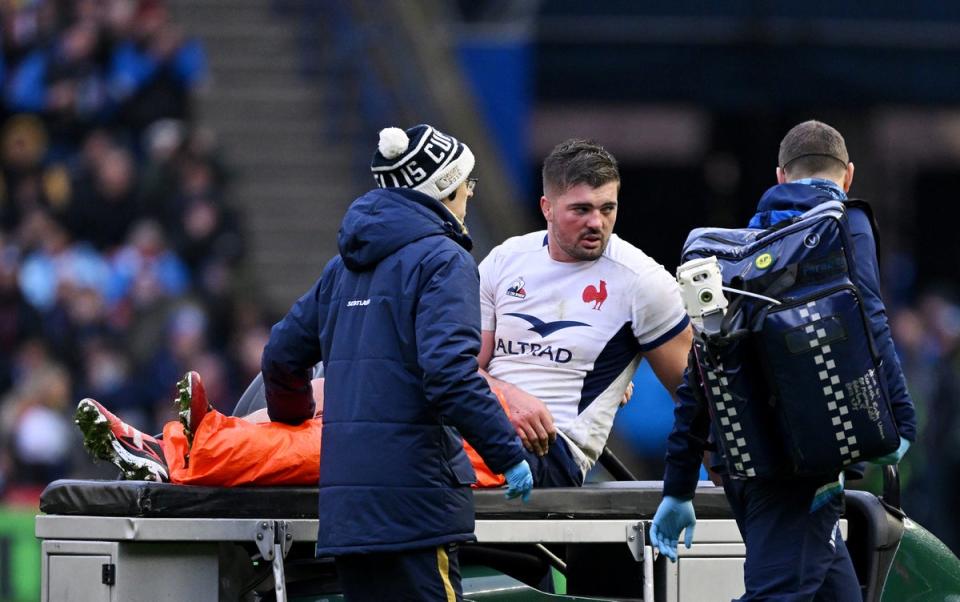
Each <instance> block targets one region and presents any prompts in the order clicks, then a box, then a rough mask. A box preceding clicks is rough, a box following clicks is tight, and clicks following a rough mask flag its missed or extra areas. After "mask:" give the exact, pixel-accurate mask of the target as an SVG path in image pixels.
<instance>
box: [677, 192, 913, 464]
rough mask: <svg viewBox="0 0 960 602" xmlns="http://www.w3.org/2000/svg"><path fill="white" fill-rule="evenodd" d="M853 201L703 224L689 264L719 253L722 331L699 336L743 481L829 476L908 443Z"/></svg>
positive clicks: (721, 427)
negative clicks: (873, 324) (761, 222)
mask: <svg viewBox="0 0 960 602" xmlns="http://www.w3.org/2000/svg"><path fill="white" fill-rule="evenodd" d="M846 211H847V208H846V207H845V206H844V204H843V203H841V202H838V201H830V202H826V203H823V204H821V205H818V206H817V207H815V208H813V209H811V210H810V211H807V212H806V213H804V214H802V215H800V216H797V217H795V218H792V219H789V220H784V221H783V222H780V223H779V224H776V225H775V226H774V227H772V228H770V229H767V230H760V229H752V228H743V229H721V228H698V229H696V230H694V231H693V232H691V233H690V235H689V236H688V238H687V241H686V243H685V244H684V249H683V256H682V261H683V262H687V261H689V260H692V259H697V258H702V257H709V256H716V257H717V259H718V261H719V264H720V267H721V270H722V272H721V274H722V278H723V284H724V286H725V287H729V288H732V289H738V290H741V291H746V292H750V293H754V294H756V295H762V296H765V297H769V298H772V299H775V300H777V301H779V304H775V303H773V302H771V301H766V300H763V299H760V298H757V297H754V296H747V295H743V294H737V293H735V292H727V293H726V296H727V298H728V300H729V306H728V307H727V308H726V313H725V314H724V317H723V320H722V323H721V326H720V328H719V329H718V330H717V331H716V332H713V333H707V332H705V331H703V330H701V329H698V330H697V332H696V336H695V342H694V350H693V355H692V357H693V358H695V362H691V368H692V369H695V370H696V371H697V372H698V374H697V375H696V376H698V377H699V378H698V380H699V381H700V383H701V384H702V393H703V394H704V396H705V397H706V401H707V405H708V408H709V410H710V414H711V419H712V423H713V425H714V438H716V439H718V440H719V441H718V443H719V446H720V447H721V448H722V452H723V454H724V456H725V459H726V464H727V469H728V470H729V472H730V474H731V475H733V476H737V477H775V476H776V477H781V476H786V475H791V474H795V475H810V474H826V473H835V472H838V471H840V470H841V469H843V468H844V467H846V466H849V465H851V464H855V463H857V462H861V461H864V460H869V459H872V458H876V457H879V456H882V455H884V454H887V453H889V452H891V451H893V450H895V449H897V447H898V445H899V441H900V439H899V434H898V433H897V428H896V423H895V422H894V419H893V414H892V412H891V410H890V400H889V398H888V393H887V386H886V383H885V382H884V378H883V372H882V370H881V365H880V364H881V360H880V356H879V354H878V352H877V349H876V346H875V344H874V341H873V337H872V335H871V332H870V327H869V324H870V322H869V317H868V316H866V315H865V314H864V310H863V304H862V302H861V297H860V292H859V291H858V289H857V286H856V285H855V283H854V280H853V278H852V277H851V274H852V273H853V271H854V269H853V267H854V265H855V263H854V262H855V261H856V259H855V258H854V257H853V254H852V252H853V247H852V240H851V236H850V232H849V224H848V221H847V213H846Z"/></svg>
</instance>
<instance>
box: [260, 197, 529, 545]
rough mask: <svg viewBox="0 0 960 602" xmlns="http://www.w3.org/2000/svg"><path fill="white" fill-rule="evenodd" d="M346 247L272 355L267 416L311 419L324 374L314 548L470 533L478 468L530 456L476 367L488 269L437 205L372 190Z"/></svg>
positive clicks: (345, 230)
mask: <svg viewBox="0 0 960 602" xmlns="http://www.w3.org/2000/svg"><path fill="white" fill-rule="evenodd" d="M338 243H339V247H340V255H339V256H338V257H335V258H334V259H333V260H331V261H330V262H329V263H328V264H327V266H326V268H325V269H324V271H323V274H322V275H321V277H320V280H319V281H317V283H316V284H315V285H314V286H313V288H312V289H311V290H310V291H309V292H308V293H307V294H306V295H304V296H303V297H301V298H300V300H299V301H297V302H296V304H295V305H294V306H293V308H292V309H291V310H290V312H289V313H288V314H287V315H286V316H285V317H284V318H283V320H281V321H280V322H278V323H277V324H276V325H275V326H274V327H273V330H272V332H271V335H270V341H269V343H268V344H267V347H266V348H265V349H264V352H263V361H262V371H263V376H264V383H265V388H266V397H267V407H268V411H269V414H270V418H271V419H272V420H277V421H281V422H287V423H291V424H296V423H299V422H302V421H303V420H305V419H307V418H310V417H312V416H313V412H314V404H313V400H312V397H311V395H310V368H311V367H312V366H313V365H314V364H315V363H317V362H318V361H320V360H322V361H323V364H324V369H325V375H326V380H325V386H324V408H323V431H322V432H323V435H322V439H323V445H322V453H321V461H320V514H319V516H320V529H319V533H318V539H317V554H318V555H340V554H349V553H365V552H386V551H393V550H405V549H415V548H424V547H429V546H435V545H440V544H443V543H448V542H455V541H467V540H471V539H473V529H474V512H473V494H472V492H471V490H470V484H471V483H473V482H474V480H475V478H476V477H475V474H474V471H473V468H472V466H471V465H470V461H469V460H468V458H467V456H466V454H465V453H464V451H463V444H462V440H461V438H460V433H462V434H463V435H464V436H465V437H466V438H467V440H469V441H470V443H471V444H473V445H474V447H475V448H476V449H477V451H478V452H480V455H481V456H482V457H483V458H484V460H485V461H486V462H487V464H488V466H489V467H490V468H491V469H493V470H494V471H495V472H503V471H505V470H506V469H507V468H510V467H511V466H513V465H515V464H517V463H518V462H520V461H521V460H522V459H523V451H522V447H521V445H520V441H519V439H518V438H517V436H516V434H515V431H514V429H513V427H512V426H511V424H510V421H509V420H508V419H507V417H506V414H505V413H504V412H503V410H502V409H501V407H500V405H499V404H498V402H497V400H496V398H495V397H494V396H493V394H492V393H491V392H490V389H489V388H488V386H487V384H486V382H485V381H484V380H483V378H482V377H481V376H480V375H479V373H478V372H477V359H476V356H477V354H478V353H479V351H480V300H479V287H480V282H479V275H478V272H477V266H476V262H475V261H474V260H473V258H472V257H471V256H470V254H469V253H468V250H469V248H470V246H471V242H470V239H469V238H468V237H467V236H466V235H465V234H464V233H463V232H462V228H461V227H460V226H459V225H458V224H456V223H455V220H454V218H453V216H452V215H451V214H450V213H449V212H448V211H447V210H446V208H444V207H443V206H442V205H441V204H440V203H439V202H438V201H436V200H434V199H432V198H430V197H428V196H426V195H424V194H421V193H419V192H416V191H411V190H406V189H402V188H390V189H378V190H373V191H371V192H368V193H367V194H365V195H364V196H362V197H360V198H359V199H357V200H356V201H354V203H353V204H352V205H351V206H350V208H349V209H348V211H347V213H346V215H345V217H344V219H343V224H342V225H341V227H340V234H339V237H338Z"/></svg>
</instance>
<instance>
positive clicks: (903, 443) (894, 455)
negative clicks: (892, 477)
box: [870, 437, 910, 464]
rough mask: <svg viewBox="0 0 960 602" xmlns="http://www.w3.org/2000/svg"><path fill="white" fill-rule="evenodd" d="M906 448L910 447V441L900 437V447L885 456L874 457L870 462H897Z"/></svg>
mask: <svg viewBox="0 0 960 602" xmlns="http://www.w3.org/2000/svg"><path fill="white" fill-rule="evenodd" d="M908 449H910V442H909V441H907V440H906V439H904V438H903V437H900V447H898V448H897V449H896V450H895V451H892V452H890V453H889V454H887V455H885V456H880V457H879V458H874V459H873V460H870V462H871V463H873V464H899V463H900V460H902V459H903V456H904V455H905V454H906V453H907V450H908Z"/></svg>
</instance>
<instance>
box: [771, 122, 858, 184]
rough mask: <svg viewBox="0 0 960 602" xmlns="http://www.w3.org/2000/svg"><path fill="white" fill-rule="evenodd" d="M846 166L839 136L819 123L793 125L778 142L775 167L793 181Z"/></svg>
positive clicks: (843, 148) (845, 155)
mask: <svg viewBox="0 0 960 602" xmlns="http://www.w3.org/2000/svg"><path fill="white" fill-rule="evenodd" d="M849 162H850V156H849V155H848V154H847V144H846V143H845V142H844V141H843V136H841V135H840V132H838V131H837V130H836V129H834V128H832V127H830V126H829V125H827V124H825V123H823V122H822V121H816V120H813V119H811V120H810V121H804V122H803V123H801V124H798V125H795V126H793V128H791V130H790V131H789V132H787V135H786V136H784V137H783V141H782V142H780V155H779V157H778V164H779V165H780V168H781V169H783V170H784V171H785V172H789V173H790V176H791V177H793V178H794V179H795V178H798V177H805V176H811V175H814V174H818V173H824V172H834V171H837V170H839V169H846V167H847V163H849Z"/></svg>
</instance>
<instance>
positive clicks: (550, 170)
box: [543, 138, 620, 194]
mask: <svg viewBox="0 0 960 602" xmlns="http://www.w3.org/2000/svg"><path fill="white" fill-rule="evenodd" d="M610 182H617V183H619V182H620V170H619V169H618V168H617V160H616V159H614V158H613V155H611V154H610V152H609V151H608V150H607V149H605V148H603V147H602V146H600V145H599V144H597V143H596V142H594V141H592V140H584V139H582V138H571V139H569V140H565V141H564V142H561V143H560V144H558V145H557V146H555V147H553V150H552V151H550V154H549V155H547V158H546V159H544V161H543V192H544V194H547V192H548V191H549V193H550V194H563V193H564V192H566V191H567V190H570V189H571V188H572V187H574V186H576V185H577V184H587V185H588V186H590V188H599V187H601V186H603V185H604V184H608V183H610Z"/></svg>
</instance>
